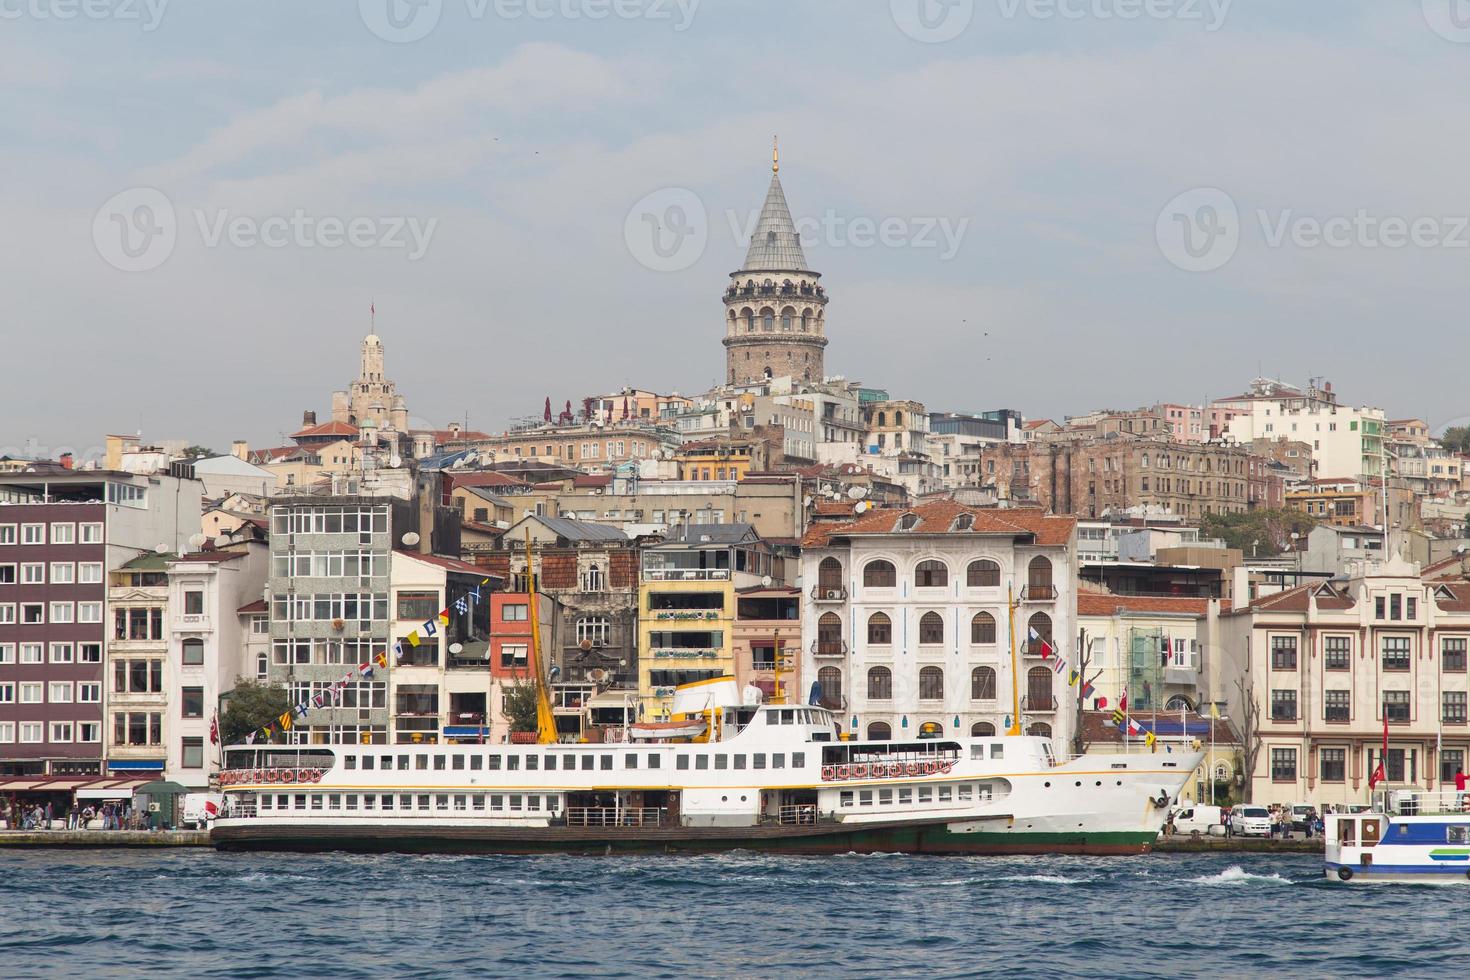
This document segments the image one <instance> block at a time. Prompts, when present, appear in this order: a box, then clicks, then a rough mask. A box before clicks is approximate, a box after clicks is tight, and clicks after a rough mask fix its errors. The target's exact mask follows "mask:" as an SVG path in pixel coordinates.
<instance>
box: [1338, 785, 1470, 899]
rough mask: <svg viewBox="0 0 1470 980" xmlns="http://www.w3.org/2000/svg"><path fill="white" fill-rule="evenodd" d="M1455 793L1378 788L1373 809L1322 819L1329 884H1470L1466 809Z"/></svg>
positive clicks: (1469, 816) (1469, 834)
mask: <svg viewBox="0 0 1470 980" xmlns="http://www.w3.org/2000/svg"><path fill="white" fill-rule="evenodd" d="M1466 800H1467V795H1466V794H1463V793H1457V792H1455V791H1454V790H1450V791H1448V792H1443V793H1422V792H1418V791H1416V790H1380V791H1379V792H1378V793H1377V794H1375V800H1374V804H1373V807H1372V808H1371V809H1369V810H1367V811H1364V812H1361V813H1351V814H1348V813H1335V814H1331V815H1329V816H1328V818H1327V820H1326V829H1327V838H1326V867H1325V871H1324V873H1325V874H1326V876H1327V877H1328V878H1329V879H1331V880H1333V881H1347V882H1352V883H1354V884H1358V883H1363V882H1415V883H1421V884H1424V883H1445V884H1448V883H1452V882H1460V883H1470V807H1467V805H1466Z"/></svg>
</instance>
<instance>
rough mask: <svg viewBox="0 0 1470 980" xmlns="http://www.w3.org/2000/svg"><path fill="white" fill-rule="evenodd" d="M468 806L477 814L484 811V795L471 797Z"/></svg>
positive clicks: (479, 794) (478, 794) (477, 794)
mask: <svg viewBox="0 0 1470 980" xmlns="http://www.w3.org/2000/svg"><path fill="white" fill-rule="evenodd" d="M470 805H471V806H473V807H474V808H475V811H476V812H477V813H478V812H482V811H483V810H484V809H485V794H484V793H476V794H475V795H474V796H471V797H470Z"/></svg>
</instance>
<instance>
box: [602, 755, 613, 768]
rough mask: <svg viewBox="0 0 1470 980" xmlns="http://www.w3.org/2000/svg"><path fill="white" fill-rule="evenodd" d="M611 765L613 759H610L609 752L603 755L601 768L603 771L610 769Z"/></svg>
mask: <svg viewBox="0 0 1470 980" xmlns="http://www.w3.org/2000/svg"><path fill="white" fill-rule="evenodd" d="M612 764H613V757H612V753H611V752H609V753H607V754H606V755H604V756H603V757H602V768H603V769H611V768H612Z"/></svg>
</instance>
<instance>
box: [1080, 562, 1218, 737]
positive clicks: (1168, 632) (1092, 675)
mask: <svg viewBox="0 0 1470 980" xmlns="http://www.w3.org/2000/svg"><path fill="white" fill-rule="evenodd" d="M1220 608H1221V603H1220V600H1218V599H1193V598H1178V597H1173V596H1138V595H1112V594H1109V593H1103V592H1093V591H1082V592H1078V593H1077V629H1078V640H1079V642H1078V644H1077V649H1079V650H1085V651H1086V653H1087V656H1088V675H1087V679H1088V680H1089V681H1091V683H1092V686H1093V688H1094V691H1093V693H1092V695H1091V697H1090V698H1089V699H1088V700H1087V706H1088V707H1089V708H1092V709H1094V710H1099V711H1101V710H1105V709H1108V708H1109V707H1117V706H1118V705H1119V704H1121V703H1122V698H1123V694H1124V692H1127V695H1128V706H1129V708H1130V709H1131V710H1133V711H1137V712H1139V713H1145V712H1160V713H1169V714H1171V715H1173V716H1174V717H1175V718H1177V717H1178V715H1179V712H1181V711H1183V712H1187V713H1190V714H1194V713H1196V712H1199V711H1201V710H1204V709H1205V708H1206V706H1207V705H1208V704H1209V703H1210V702H1213V701H1220V702H1221V703H1224V702H1225V701H1226V700H1227V699H1226V698H1225V697H1224V695H1223V693H1222V692H1223V690H1224V688H1225V687H1226V686H1227V685H1228V684H1229V683H1230V682H1231V681H1232V680H1233V675H1232V674H1230V671H1229V667H1230V665H1231V664H1233V661H1227V660H1225V659H1224V658H1222V657H1221V656H1220V650H1219V645H1220V640H1219V617H1220Z"/></svg>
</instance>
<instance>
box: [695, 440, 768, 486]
mask: <svg viewBox="0 0 1470 980" xmlns="http://www.w3.org/2000/svg"><path fill="white" fill-rule="evenodd" d="M674 459H675V461H676V462H677V463H678V464H679V479H681V480H743V479H745V475H746V474H747V473H749V472H750V471H751V470H756V471H760V470H764V469H765V468H766V465H767V455H766V446H765V443H762V442H755V441H751V440H745V439H739V440H732V439H705V440H701V441H699V442H686V443H685V444H684V445H682V446H680V447H679V450H678V452H677V453H676V454H675V457H674Z"/></svg>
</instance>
